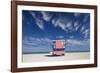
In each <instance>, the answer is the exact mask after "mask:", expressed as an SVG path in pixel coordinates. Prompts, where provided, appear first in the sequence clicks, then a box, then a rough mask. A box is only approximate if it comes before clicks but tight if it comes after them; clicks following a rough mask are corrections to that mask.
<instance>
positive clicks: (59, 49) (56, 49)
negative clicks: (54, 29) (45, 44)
mask: <svg viewBox="0 0 100 73" xmlns="http://www.w3.org/2000/svg"><path fill="white" fill-rule="evenodd" d="M52 48H53V51H52V52H51V54H52V55H57V56H61V55H65V51H64V50H65V40H53V45H52Z"/></svg>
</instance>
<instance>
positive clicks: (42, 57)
mask: <svg viewBox="0 0 100 73" xmlns="http://www.w3.org/2000/svg"><path fill="white" fill-rule="evenodd" d="M88 59H90V52H66V53H65V55H64V56H52V55H51V54H50V53H43V54H23V62H52V61H67V60H88Z"/></svg>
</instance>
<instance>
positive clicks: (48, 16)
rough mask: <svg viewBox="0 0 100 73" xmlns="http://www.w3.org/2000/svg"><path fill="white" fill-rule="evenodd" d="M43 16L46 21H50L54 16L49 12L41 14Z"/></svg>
mask: <svg viewBox="0 0 100 73" xmlns="http://www.w3.org/2000/svg"><path fill="white" fill-rule="evenodd" d="M41 14H42V17H43V19H44V20H45V21H50V19H51V17H52V15H50V14H49V13H48V12H43V11H42V12H41Z"/></svg>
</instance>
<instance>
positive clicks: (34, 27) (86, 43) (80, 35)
mask: <svg viewBox="0 0 100 73" xmlns="http://www.w3.org/2000/svg"><path fill="white" fill-rule="evenodd" d="M58 38H60V39H64V40H66V43H67V44H66V51H89V50H90V14H89V13H75V12H53V11H51V12H49V11H30V10H23V11H22V47H23V53H30V52H47V51H51V50H52V40H55V39H58Z"/></svg>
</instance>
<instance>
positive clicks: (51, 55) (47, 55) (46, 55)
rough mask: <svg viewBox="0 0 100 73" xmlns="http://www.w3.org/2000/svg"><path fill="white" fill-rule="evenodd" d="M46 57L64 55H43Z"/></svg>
mask: <svg viewBox="0 0 100 73" xmlns="http://www.w3.org/2000/svg"><path fill="white" fill-rule="evenodd" d="M45 56H46V57H60V56H64V55H45Z"/></svg>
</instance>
